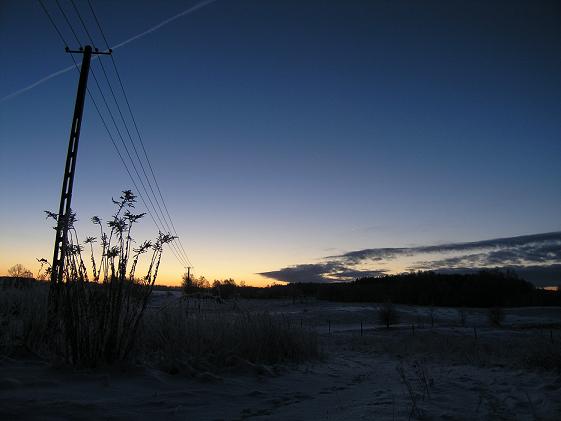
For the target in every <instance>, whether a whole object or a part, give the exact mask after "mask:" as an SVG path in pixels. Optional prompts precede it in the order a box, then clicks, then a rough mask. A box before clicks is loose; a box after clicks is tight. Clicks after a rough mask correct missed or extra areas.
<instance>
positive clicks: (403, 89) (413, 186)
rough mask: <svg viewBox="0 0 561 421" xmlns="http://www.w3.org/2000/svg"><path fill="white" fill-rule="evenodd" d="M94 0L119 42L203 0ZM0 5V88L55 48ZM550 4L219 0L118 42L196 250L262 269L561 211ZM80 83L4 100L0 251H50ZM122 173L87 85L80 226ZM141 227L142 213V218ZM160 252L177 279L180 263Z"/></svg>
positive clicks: (525, 227) (124, 71) (33, 10)
mask: <svg viewBox="0 0 561 421" xmlns="http://www.w3.org/2000/svg"><path fill="white" fill-rule="evenodd" d="M45 3H46V5H47V6H48V7H49V9H50V10H52V11H53V13H54V12H56V8H55V7H56V6H55V3H54V2H53V1H50V0H45ZM61 4H62V5H63V6H64V7H66V8H67V9H68V10H69V11H71V6H70V3H69V2H67V1H66V0H62V1H61ZM77 4H78V6H79V7H81V8H83V10H84V13H85V12H86V11H87V3H86V2H82V1H78V2H77ZM93 4H94V6H95V8H96V11H97V13H98V15H99V18H100V20H101V22H102V24H103V26H104V29H105V33H106V35H107V37H108V38H109V41H110V43H111V44H116V43H119V42H121V41H123V40H125V39H128V38H130V37H131V36H133V35H136V34H138V33H141V32H142V31H144V30H146V29H147V28H150V27H152V26H153V25H156V24H157V23H159V22H161V21H163V20H164V19H166V18H168V17H170V16H173V15H175V14H177V13H179V12H181V11H182V10H185V9H187V8H189V7H190V6H192V5H195V4H197V2H190V1H171V0H170V1H165V2H150V1H144V2H142V1H141V2H132V1H123V2H111V1H101V0H99V1H93ZM0 10H1V12H0V39H1V42H2V44H3V45H4V48H2V50H1V52H0V64H1V66H2V69H3V77H2V79H1V80H0V97H2V98H4V97H5V96H7V95H9V94H11V93H12V92H14V91H17V90H18V89H21V88H22V87H25V86H28V85H29V84H31V83H33V82H35V81H36V80H38V79H40V78H42V77H44V76H46V75H48V74H51V73H52V72H55V71H57V70H59V69H61V68H63V67H66V66H68V65H69V64H71V61H70V59H69V57H67V55H66V54H65V53H64V51H63V49H62V46H61V43H60V41H59V40H58V38H57V36H56V33H55V32H54V31H53V29H52V28H51V27H50V26H49V22H48V21H47V19H46V17H45V16H44V14H43V12H42V10H41V8H40V7H39V5H38V3H37V2H34V1H9V0H4V1H2V3H1V9H0ZM560 10H561V7H560V6H559V4H558V2H553V1H551V2H546V1H512V2H489V1H448V2H442V1H435V2H430V1H427V2H415V1H393V2H389V1H380V2H366V1H349V2H339V1H305V2H302V1H282V2H280V1H279V2H263V1H235V0H218V1H216V2H214V3H212V4H209V5H207V6H205V7H204V8H201V9H200V10H198V11H196V12H194V13H192V14H189V15H186V16H184V17H182V18H180V19H178V20H176V21H174V22H172V23H170V24H169V25H167V26H164V27H162V28H160V29H159V30H158V31H155V32H153V33H151V34H149V35H147V36H146V37H144V38H140V39H138V40H136V41H134V42H132V43H130V44H129V45H127V46H124V47H122V48H121V49H119V50H117V51H115V59H116V60H117V63H118V65H119V69H120V72H121V76H122V77H123V79H124V82H125V85H126V87H127V92H128V95H129V99H130V100H131V103H132V105H133V109H134V110H135V116H136V118H137V120H138V122H139V124H140V128H141V132H142V134H143V139H144V141H145V144H146V147H147V149H148V151H149V153H150V157H151V160H152V164H153V166H154V168H155V170H156V173H157V176H158V180H159V183H160V185H161V187H162V190H163V193H164V196H165V197H166V198H167V204H168V207H169V210H170V212H171V214H172V217H173V218H174V224H175V226H176V228H177V230H178V231H179V233H180V235H181V237H182V241H183V244H184V245H185V247H186V249H187V251H188V254H189V257H190V258H191V260H192V261H193V264H194V265H195V272H196V273H197V274H204V275H206V276H207V277H209V278H212V279H213V278H222V277H227V276H232V277H234V278H236V279H239V280H241V279H245V280H247V281H250V282H255V283H259V282H268V281H267V278H263V277H261V276H260V275H257V274H258V273H265V272H271V271H276V270H278V269H280V268H285V267H290V266H292V265H299V264H308V263H314V262H318V261H322V258H324V257H325V256H330V255H337V254H344V253H346V252H349V251H353V250H361V249H369V248H380V247H413V246H420V245H434V244H442V243H454V242H469V241H479V240H486V239H493V238H502V237H512V236H517V235H529V234H537V233H546V232H555V231H559V230H560V229H561V223H560V218H559V215H561V194H560V193H561V165H560V164H561V162H560V158H559V157H560V156H561V119H560V118H559V116H560V115H561V101H560V99H561V76H560V75H561V29H560V27H559V25H558V22H559V18H560V17H561V11H560ZM55 17H56V16H55ZM58 23H59V24H60V26H61V27H64V25H63V24H64V22H63V21H62V20H61V19H60V16H59V20H58ZM76 24H77V21H76ZM92 28H93V25H92ZM95 36H96V37H97V36H98V35H97V33H96V35H95ZM68 38H69V39H70V38H71V37H70V36H69V34H68ZM99 40H100V44H101V38H99ZM7 46H9V48H8V47H7ZM71 46H72V45H71ZM100 46H101V45H100ZM93 66H94V71H96V72H97V73H98V74H101V73H100V71H99V69H98V68H97V67H96V66H97V64H96V63H94V65H93ZM76 83H77V74H76V73H75V72H70V73H66V74H64V75H62V76H58V77H56V78H53V79H51V80H49V81H48V82H46V83H44V84H42V85H40V86H37V87H36V88H34V89H32V90H30V91H28V92H25V93H22V94H21V95H19V96H16V97H14V98H11V99H7V100H5V101H2V102H0V136H1V139H2V140H1V158H0V159H1V162H0V164H1V169H0V171H1V174H0V176H1V179H2V180H3V181H2V183H1V185H0V188H1V194H2V203H3V204H2V207H1V208H0V212H1V215H0V220H1V221H2V222H1V223H2V227H1V228H2V232H3V235H2V238H1V239H0V256H1V257H0V271H5V269H6V268H7V267H9V266H11V265H12V264H15V263H18V262H20V263H24V264H25V265H26V266H28V267H30V268H35V266H36V265H35V263H34V258H35V257H47V258H50V255H51V251H50V250H51V247H52V241H53V239H52V238H51V237H53V232H52V230H51V229H50V228H49V225H48V224H47V223H46V222H45V221H44V218H43V216H42V210H44V209H53V210H54V209H55V208H56V207H57V205H58V195H59V190H60V182H61V178H62V169H63V165H64V159H65V155H64V154H65V151H66V144H67V141H68V131H69V124H70V119H71V115H72V109H73V101H74V94H75V89H76ZM91 83H92V82H91V80H90V86H92V85H91ZM127 177H128V176H127V174H126V172H125V171H124V170H123V168H122V166H121V165H120V162H119V160H118V158H117V157H116V155H115V153H114V151H113V149H112V146H111V144H110V142H109V140H108V139H107V135H106V134H105V132H104V131H103V127H102V126H101V123H100V121H99V118H98V116H97V115H96V114H95V112H94V110H93V107H92V106H91V103H89V102H87V103H86V111H85V122H84V125H83V128H82V137H81V143H80V151H79V158H78V170H77V179H76V187H75V188H76V190H75V196H74V201H73V207H74V208H75V209H76V210H77V211H78V213H79V215H80V217H81V222H82V223H83V224H81V226H80V229H81V232H83V233H84V234H83V235H84V236H85V235H86V234H90V231H93V229H92V228H93V227H92V228H91V227H90V226H89V224H87V221H88V219H89V217H90V216H92V215H100V216H105V217H108V216H109V215H110V212H111V203H110V202H111V201H110V198H111V196H117V195H118V194H119V192H120V190H122V189H125V188H131V183H130V181H129V180H128V178H127ZM82 225H83V226H82ZM154 233H155V228H154V227H153V225H152V224H151V223H150V221H148V220H146V221H145V222H144V224H143V228H142V230H141V231H140V232H139V235H140V236H142V237H153V236H154ZM164 263H165V265H164V268H163V271H162V278H161V279H162V281H168V282H175V281H177V280H178V279H179V278H180V276H181V273H182V271H183V268H182V267H181V265H179V264H178V263H177V261H176V260H175V259H174V258H173V255H171V254H170V253H168V254H167V255H166V257H165V261H164ZM392 265H393V266H392ZM390 266H391V268H392V269H393V270H402V269H405V267H406V266H407V264H406V263H403V262H401V263H400V262H399V259H395V260H394V261H392V262H391V265H390ZM371 269H372V270H375V269H376V264H375V263H372V267H371ZM164 278H165V279H164Z"/></svg>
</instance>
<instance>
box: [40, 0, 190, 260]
mask: <svg viewBox="0 0 561 421" xmlns="http://www.w3.org/2000/svg"><path fill="white" fill-rule="evenodd" d="M38 1H39V3H40V5H41V7H42V9H43V11H44V12H45V14H46V15H47V18H48V19H49V21H50V22H51V25H52V26H53V28H54V29H55V31H56V32H57V34H58V36H59V38H60V39H61V41H62V42H63V44H64V45H65V47H66V48H67V47H68V43H67V42H66V39H65V38H64V36H63V35H62V32H61V31H60V29H59V28H58V26H57V25H56V23H55V21H54V19H53V18H52V16H51V14H50V13H49V12H48V9H47V8H46V7H45V5H44V4H43V2H42V1H41V0H38ZM56 3H57V6H58V7H59V10H60V12H61V13H62V15H63V16H64V17H65V20H66V23H67V24H68V25H69V27H70V30H71V31H72V33H73V34H74V36H75V38H76V40H77V42H78V44H79V45H81V43H80V41H79V39H78V37H77V35H76V31H75V30H74V28H73V26H72V24H71V23H70V20H69V19H68V17H67V15H66V13H65V12H64V10H63V9H62V7H61V5H60V3H59V2H58V1H56ZM82 22H83V21H82ZM88 35H89V33H88ZM90 39H91V38H90ZM92 43H93V40H92ZM70 56H71V58H72V61H73V62H74V67H75V68H76V70H78V72H79V66H78V63H77V62H76V60H75V59H74V56H72V54H71V55H70ZM92 75H93V76H94V80H95V81H96V85H97V87H98V89H99V91H100V94H101V96H102V99H103V101H104V103H105V105H106V107H107V110H108V112H109V115H110V116H111V118H112V120H113V123H114V124H115V128H116V130H117V133H118V134H119V136H120V137H121V141H122V142H123V146H125V150H126V151H127V154H128V156H129V159H130V160H131V163H132V165H133V168H134V169H135V172H136V174H137V176H138V178H139V181H140V182H141V184H142V185H143V183H142V178H141V177H140V176H139V174H138V172H137V171H136V167H135V166H134V161H133V159H132V157H131V156H130V154H129V153H128V150H127V148H126V144H125V142H124V140H123V138H122V136H121V134H120V131H119V129H118V126H117V124H116V122H115V119H114V117H113V114H112V112H111V109H110V107H109V106H108V104H107V101H106V99H105V96H104V95H103V91H102V89H101V86H100V84H99V82H98V81H97V77H96V76H95V74H94V73H93V69H92ZM86 90H87V93H88V95H89V97H90V99H91V101H92V103H93V104H94V107H95V109H96V111H97V113H98V115H99V117H100V119H101V121H102V123H103V126H104V127H105V130H106V131H107V134H108V135H109V138H110V140H111V143H112V144H113V146H114V148H115V150H116V151H117V154H118V156H119V158H120V160H121V162H122V164H123V166H124V167H125V170H126V172H127V173H128V175H129V177H130V178H131V181H132V182H133V185H134V186H135V188H136V189H137V191H138V193H139V197H140V198H141V200H142V202H143V204H144V206H145V207H146V209H147V211H148V214H149V215H150V217H151V219H152V221H153V222H154V225H156V227H157V228H158V230H159V231H160V232H163V231H164V230H162V229H161V228H160V226H159V225H158V223H157V222H156V220H155V219H154V216H153V215H152V212H151V211H150V207H149V206H148V205H147V203H146V201H145V200H144V197H143V195H142V192H141V190H140V189H139V188H138V185H137V184H136V182H135V180H134V177H133V176H132V174H131V172H130V170H129V168H128V166H127V164H126V162H125V160H124V158H123V156H122V154H121V152H120V151H119V148H118V147H117V144H116V142H115V140H114V137H113V135H112V133H111V131H110V130H109V127H108V125H107V123H106V122H105V119H104V118H103V115H102V113H101V110H100V108H99V107H98V105H97V102H96V101H95V99H94V97H93V95H92V93H91V91H90V90H89V88H86ZM143 187H144V185H143ZM144 191H145V193H146V194H147V190H146V188H145V187H144ZM147 197H148V199H150V197H149V195H148V194H147ZM152 207H153V208H154V211H156V208H155V207H154V205H153V204H152ZM155 213H156V216H157V217H158V219H159V216H158V214H157V212H155ZM160 224H161V221H160ZM162 226H163V224H162ZM170 249H171V250H172V253H173V254H174V256H175V257H176V258H177V260H178V261H179V263H181V264H182V265H184V266H186V263H187V262H186V260H185V259H183V258H181V256H180V255H181V254H180V253H179V255H178V254H177V253H176V251H175V249H174V248H173V247H171V248H170Z"/></svg>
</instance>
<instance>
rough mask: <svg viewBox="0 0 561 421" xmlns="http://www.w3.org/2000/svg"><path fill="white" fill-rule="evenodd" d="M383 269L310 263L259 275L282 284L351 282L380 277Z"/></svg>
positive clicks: (333, 263) (337, 263)
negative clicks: (358, 268)
mask: <svg viewBox="0 0 561 421" xmlns="http://www.w3.org/2000/svg"><path fill="white" fill-rule="evenodd" d="M384 273H385V270H384V269H375V270H357V269H353V268H349V267H346V266H345V265H343V264H341V263H340V262H336V261H328V262H324V263H311V264H303V265H295V266H289V267H285V268H282V269H279V270H275V271H271V272H262V273H259V275H261V276H264V277H266V278H270V279H275V280H277V281H283V282H291V283H293V282H316V283H317V282H319V283H325V282H337V281H351V280H353V279H355V278H360V277H367V276H380V275H382V274H384Z"/></svg>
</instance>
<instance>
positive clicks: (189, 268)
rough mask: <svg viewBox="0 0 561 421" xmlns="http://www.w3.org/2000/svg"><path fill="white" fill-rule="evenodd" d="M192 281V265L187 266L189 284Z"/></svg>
mask: <svg viewBox="0 0 561 421" xmlns="http://www.w3.org/2000/svg"><path fill="white" fill-rule="evenodd" d="M190 283H191V266H187V285H189V284H190Z"/></svg>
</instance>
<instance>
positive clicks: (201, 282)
mask: <svg viewBox="0 0 561 421" xmlns="http://www.w3.org/2000/svg"><path fill="white" fill-rule="evenodd" d="M207 288H210V283H209V282H208V281H207V279H206V278H205V277H204V276H199V277H198V278H191V277H189V276H187V274H184V275H183V281H182V282H181V289H182V290H183V293H184V294H192V293H193V292H197V291H199V290H201V289H207Z"/></svg>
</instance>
